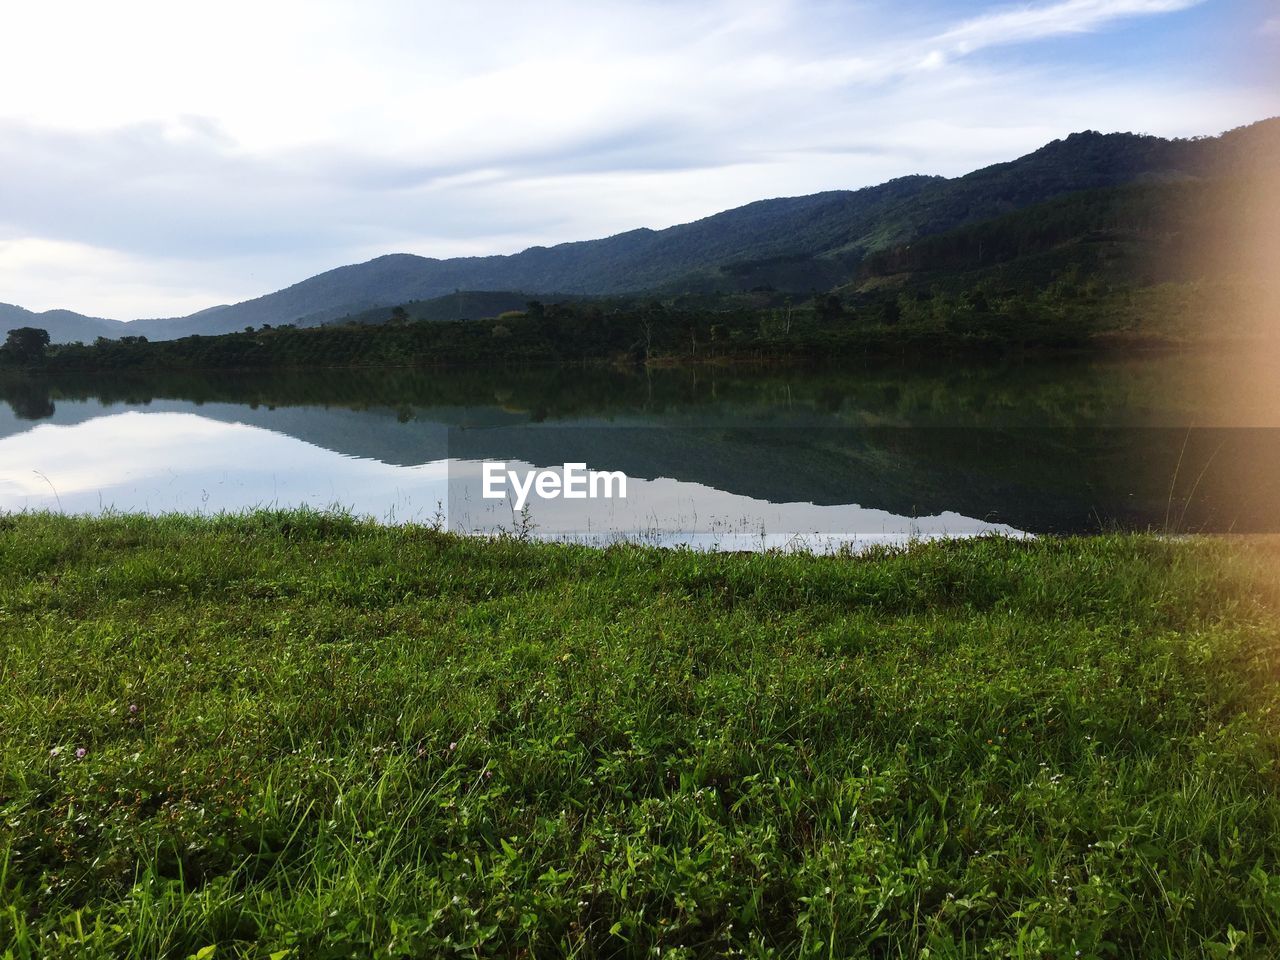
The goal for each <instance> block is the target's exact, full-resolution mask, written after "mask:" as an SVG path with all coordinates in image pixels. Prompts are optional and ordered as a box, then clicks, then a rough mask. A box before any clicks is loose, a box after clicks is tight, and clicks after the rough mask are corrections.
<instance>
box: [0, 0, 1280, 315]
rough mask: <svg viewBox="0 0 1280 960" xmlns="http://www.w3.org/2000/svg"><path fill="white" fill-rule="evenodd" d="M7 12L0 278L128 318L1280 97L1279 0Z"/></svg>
mask: <svg viewBox="0 0 1280 960" xmlns="http://www.w3.org/2000/svg"><path fill="white" fill-rule="evenodd" d="M0 25H2V26H3V29H2V30H0V37H2V38H3V39H0V302H7V303H15V304H19V305H21V306H24V307H27V308H29V309H32V310H46V309H52V308H66V309H72V310H76V311H78V312H80V313H85V314H89V315H92V316H106V317H112V318H116V319H134V318H138V317H157V316H177V315H183V314H187V313H191V312H193V311H196V310H199V309H203V308H205V307H209V306H213V305H215V304H219V303H231V302H236V301H239V300H244V299H248V298H251V297H255V296H259V295H261V294H264V293H269V292H271V291H273V290H276V289H279V288H281V287H285V286H288V285H289V284H291V283H295V282H297V281H299V280H302V279H305V278H306V277H308V276H311V275H313V274H315V273H318V272H320V271H322V270H326V269H329V268H332V267H336V266H340V265H342V264H346V263H354V262H359V261H363V260H368V259H371V258H372V257H375V256H379V255H381V254H385V253H401V252H404V253H417V254H421V255H424V256H437V257H450V256H470V255H479V254H490V253H514V252H517V251H519V250H522V249H525V248H527V247H529V246H533V245H539V244H542V245H550V244H554V243H560V242H564V241H569V240H583V239H590V238H594V237H601V236H608V235H611V234H614V233H618V232H621V231H623V230H628V229H633V228H635V227H641V226H647V227H654V228H660V227H665V226H669V225H671V224H674V223H683V222H688V221H690V220H695V219H697V218H699V217H703V216H707V215H709V214H712V213H715V212H717V211H720V210H724V209H729V208H731V207H734V206H739V205H741V204H744V203H749V202H751V201H753V200H758V199H762V198H766V197H778V196H795V195H801V194H806V193H814V192H817V191H820V190H829V189H852V188H857V187H860V186H866V185H870V184H875V183H880V182H883V181H884V180H887V179H890V178H892V177H896V176H903V175H906V174H912V173H929V174H944V175H947V176H955V175H959V174H962V173H966V172H968V171H970V170H974V169H977V168H979V167H982V166H985V165H987V164H990V163H996V162H1000V161H1003V160H1008V159H1012V158H1014V157H1016V156H1020V155H1022V154H1025V153H1028V152H1030V151H1031V150H1034V149H1036V148H1037V147H1039V146H1041V145H1043V144H1044V143H1046V142H1048V141H1050V140H1053V139H1055V138H1058V137H1063V136H1066V135H1067V134H1069V133H1071V132H1073V131H1076V130H1085V129H1094V130H1102V131H1106V132H1110V131H1133V132H1141V133H1154V134H1159V135H1162V136H1194V135H1202V134H1214V133H1218V132H1221V131H1223V130H1226V129H1230V128H1232V127H1235V126H1239V125H1241V124H1245V123H1249V122H1252V121H1255V120H1259V119H1262V118H1264V117H1267V116H1273V115H1276V114H1280V94H1278V93H1277V91H1280V82H1278V81H1280V73H1278V72H1277V71H1276V68H1275V67H1274V66H1273V64H1275V63H1276V62H1278V61H1280V11H1278V10H1277V7H1276V4H1275V2H1274V0H1028V2H1022V3H1013V4H1009V3H1000V2H995V3H993V2H986V0H642V2H640V0H591V2H586V0H540V2H539V3H536V4H533V3H528V2H527V0H472V2H470V3H457V2H456V0H455V2H451V3H443V2H437V0H362V2H354V0H272V2H270V3H266V2H263V0H222V2H220V3H218V4H216V5H212V4H193V3H174V2H173V0H163V2H158V0H157V2H152V0H117V2H114V3H111V4H104V3H102V2H101V0H95V2H81V0H60V2H58V3H44V4H18V3H15V2H9V3H5V4H4V5H3V7H0Z"/></svg>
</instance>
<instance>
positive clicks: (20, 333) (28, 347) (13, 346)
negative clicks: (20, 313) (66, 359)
mask: <svg viewBox="0 0 1280 960" xmlns="http://www.w3.org/2000/svg"><path fill="white" fill-rule="evenodd" d="M48 349H49V331H48V330H41V329H40V328H39V327H18V328H17V329H15V330H10V331H9V335H8V336H7V337H6V338H5V341H4V346H3V347H0V352H2V353H3V354H4V355H5V356H7V357H10V358H11V359H13V360H14V361H16V362H18V363H33V362H35V361H37V360H43V359H44V356H45V352H46V351H47V350H48Z"/></svg>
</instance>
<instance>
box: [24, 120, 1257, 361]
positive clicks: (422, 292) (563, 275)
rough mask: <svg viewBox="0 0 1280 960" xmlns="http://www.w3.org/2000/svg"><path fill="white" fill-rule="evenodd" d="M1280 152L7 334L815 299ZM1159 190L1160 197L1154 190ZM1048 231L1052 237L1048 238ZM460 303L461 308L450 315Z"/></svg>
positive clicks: (1140, 158) (835, 197) (1115, 137)
mask: <svg viewBox="0 0 1280 960" xmlns="http://www.w3.org/2000/svg"><path fill="white" fill-rule="evenodd" d="M1278 161H1280V120H1269V121H1264V122H1262V123H1258V124H1254V125H1252V126H1250V127H1245V128H1241V129H1239V130H1235V131H1231V132H1229V133H1227V134H1224V135H1223V136H1221V137H1214V138H1201V139H1195V140H1164V139H1161V138H1158V137H1149V136H1138V135H1134V134H1100V133H1094V132H1088V133H1079V134H1073V135H1072V136H1070V137H1067V138H1066V139H1065V140H1058V141H1054V142H1053V143H1050V144H1048V145H1047V146H1045V147H1042V148H1041V149H1039V150H1037V151H1035V152H1034V153H1031V154H1028V155H1027V156H1024V157H1022V158H1020V159H1017V160H1013V161H1010V162H1008V163H1002V164H997V165H995V166H992V167H987V168H985V169H982V170H979V171H976V172H974V173H971V174H968V175H967V176H963V177H958V178H954V179H946V178H942V177H927V176H911V177H903V178H900V179H897V180H892V181H889V182H888V183H885V184H881V185H879V186H876V187H868V188H864V189H861V190H854V191H833V192H828V193H820V194H814V195H812V196H806V197H794V198H786V199H775V200H762V201H758V202H756V203H752V204H748V205H747V206H744V207H740V208H737V209H734V210H729V211H725V212H723V213H719V214H716V215H714V216H711V217H707V218H705V219H702V220H698V221H696V222H693V223H688V224H682V225H679V226H674V227H669V228H667V229H664V230H648V229H642V230H633V231H630V232H627V233H623V234H618V235H617V236H613V237H608V238H605V239H601V240H591V241H581V242H575V243H566V244H560V245H558V246H555V247H534V248H531V249H529V250H526V251H524V252H522V253H519V254H515V255H512V256H492V257H468V258H458V259H451V260H435V259H429V258H423V257H418V256H412V255H408V254H393V255H389V256H383V257H378V258H377V259H374V260H371V261H369V262H367V263H362V264H355V265H352V266H346V267H339V268H337V269H335V270H330V271H327V272H325V273H322V274H319V275H318V276H315V277H311V278H310V279H308V280H304V281H302V282H301V283H298V284H295V285H293V286H291V287H288V288H286V289H284V290H280V291H277V292H276V293H272V294H268V295H266V296H263V297H259V298H257V299H254V300H248V301H245V302H243V303H238V304H235V305H232V306H224V307H216V308H211V309H210V310H207V311H202V312H201V313H198V314H193V315H191V316H189V317H181V318H174V319H167V320H138V321H134V322H132V323H129V324H114V323H113V322H112V321H104V320H97V319H93V318H86V317H80V316H79V315H76V314H69V313H66V312H62V311H53V312H51V313H48V314H41V315H34V314H29V313H27V312H26V311H20V312H15V311H19V308H7V307H6V308H0V332H2V331H4V330H6V329H9V328H12V327H15V326H42V327H44V328H46V329H48V330H49V331H50V333H51V335H52V337H53V339H54V341H55V342H66V341H71V340H89V339H92V338H93V337H96V336H112V335H118V336H124V335H134V336H136V335H143V336H146V337H148V338H150V339H171V338H176V337H181V336H186V335H189V334H193V333H201V334H211V333H223V332H230V331H236V330H241V329H243V328H244V327H246V326H260V325H262V324H267V323H269V324H273V325H281V324H297V325H300V326H310V325H316V324H321V323H326V322H330V321H333V320H338V319H342V318H345V317H348V316H350V315H354V314H360V313H362V312H365V317H366V318H367V317H368V316H369V315H370V314H369V313H368V311H371V310H374V309H375V308H383V307H386V308H390V307H392V306H396V305H399V304H404V303H408V302H410V301H429V300H433V299H436V298H442V297H446V296H447V295H450V294H454V293H455V291H473V292H499V291H519V292H520V295H522V296H526V295H527V296H550V295H553V294H559V295H565V296H572V295H576V296H611V295H619V294H630V293H641V292H649V293H654V294H661V295H665V296H671V295H675V294H681V293H701V294H716V293H726V294H727V293H739V292H743V291H749V290H753V289H769V290H777V291H783V292H794V293H796V294H805V295H807V294H811V293H813V292H815V291H826V290H831V289H835V288H842V287H847V286H848V285H850V284H856V283H857V282H858V281H859V280H860V279H865V278H866V276H867V275H868V272H869V271H870V272H871V273H873V274H874V273H885V272H888V271H889V270H890V268H892V267H893V266H894V264H895V263H896V262H897V263H900V265H902V266H903V268H904V269H906V268H907V266H909V263H908V261H910V260H911V259H912V257H914V258H915V259H919V257H920V256H922V255H923V254H922V253H919V252H918V253H916V254H913V255H904V254H902V253H901V252H900V251H902V250H905V249H906V248H907V246H908V245H910V244H914V243H918V242H919V241H921V240H923V239H925V238H940V237H944V236H948V235H952V236H950V239H945V240H938V241H937V243H935V244H934V246H933V247H927V249H934V250H935V252H936V251H937V250H940V249H942V247H948V245H950V246H949V249H952V250H953V252H954V251H958V250H960V249H961V248H962V247H963V243H962V241H959V240H957V239H956V237H957V236H959V237H963V236H971V237H976V238H979V241H978V242H979V244H980V246H981V248H982V250H985V249H987V248H988V247H990V248H991V249H994V248H996V247H1000V246H1001V244H1002V243H1003V244H1004V246H1005V247H1007V246H1008V238H1007V237H1006V238H1005V240H1003V241H1002V240H1000V239H998V238H997V237H996V236H995V235H994V234H992V231H995V232H996V233H1000V232H1001V231H1004V230H1013V231H1015V232H1018V231H1021V233H1019V236H1022V235H1023V234H1024V233H1025V232H1026V231H1027V230H1028V229H1029V227H1028V223H1029V221H1021V220H1018V219H1017V218H1013V219H1010V217H1009V215H1010V214H1013V213H1015V212H1017V211H1022V210H1028V209H1030V208H1035V207H1037V206H1039V205H1043V204H1045V203H1046V202H1050V201H1054V200H1055V199H1056V198H1063V197H1066V196H1068V195H1074V194H1079V193H1081V192H1082V191H1104V192H1105V191H1106V190H1108V188H1115V187H1120V186H1124V185H1133V184H1138V185H1142V184H1161V183H1165V184H1168V183H1178V182H1184V181H1194V180H1198V179H1203V178H1206V177H1214V176H1220V175H1230V174H1235V173H1240V172H1248V171H1250V170H1254V169H1257V168H1260V167H1264V166H1270V167H1271V168H1274V167H1275V165H1276V164H1277V162H1278ZM1134 196H1135V197H1138V199H1137V200H1133V201H1128V200H1127V201H1125V202H1126V203H1131V202H1139V201H1141V200H1142V197H1140V196H1139V195H1138V194H1135V195H1134ZM1151 196H1152V195H1146V200H1148V201H1149V200H1150V199H1151ZM1114 202H1115V201H1114V199H1112V200H1106V201H1103V200H1096V201H1092V203H1093V206H1092V207H1090V205H1089V203H1088V202H1086V203H1084V204H1082V205H1079V206H1078V209H1077V208H1072V207H1071V206H1070V205H1067V206H1066V207H1062V208H1060V209H1059V210H1058V212H1059V213H1061V214H1064V215H1065V216H1067V218H1068V219H1072V218H1074V219H1072V224H1074V226H1073V225H1072V224H1064V223H1058V224H1057V225H1056V226H1055V227H1054V229H1058V230H1063V229H1075V227H1080V228H1081V229H1091V228H1088V226H1087V225H1084V226H1081V223H1082V222H1083V221H1080V218H1081V217H1088V216H1089V215H1091V214H1093V213H1097V205H1098V204H1099V203H1114ZM1051 219H1052V217H1051ZM1058 219H1059V220H1061V217H1059V218H1058ZM983 223H988V224H990V226H988V227H985V228H982V229H979V230H977V232H975V233H972V234H971V235H965V234H955V231H957V230H963V229H964V228H966V227H968V226H970V225H975V224H983ZM997 225H999V226H997ZM984 231H985V233H984ZM1011 236H1012V234H1011ZM1024 239H1025V237H1024ZM1044 240H1045V238H1044V237H1041V241H1040V242H1043V241H1044ZM957 243H960V246H957ZM938 244H941V245H942V247H939V246H938ZM895 251H898V252H895ZM979 252H980V253H981V251H979ZM981 255H983V256H985V254H984V253H983V254H981ZM904 256H905V257H906V259H905V260H904V259H903V257H904ZM895 257H897V258H898V260H897V261H895V260H894V258H895ZM932 268H933V267H931V268H930V269H932ZM434 309H436V312H438V313H440V314H441V319H457V318H459V317H463V316H474V315H475V314H474V313H471V312H469V311H468V312H458V311H462V310H463V307H462V306H461V302H460V301H459V302H458V303H457V304H454V305H453V306H450V305H449V304H448V301H447V300H446V301H441V302H440V304H439V305H438V306H437V308H434ZM451 310H452V311H454V312H455V313H457V316H453V317H450V316H449V313H450V311H451Z"/></svg>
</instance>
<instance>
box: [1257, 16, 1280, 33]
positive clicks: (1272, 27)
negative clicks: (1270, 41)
mask: <svg viewBox="0 0 1280 960" xmlns="http://www.w3.org/2000/svg"><path fill="white" fill-rule="evenodd" d="M1258 33H1259V34H1260V35H1261V36H1264V37H1280V17H1273V18H1272V19H1270V20H1268V21H1267V22H1266V23H1264V24H1263V25H1262V26H1261V27H1259V28H1258Z"/></svg>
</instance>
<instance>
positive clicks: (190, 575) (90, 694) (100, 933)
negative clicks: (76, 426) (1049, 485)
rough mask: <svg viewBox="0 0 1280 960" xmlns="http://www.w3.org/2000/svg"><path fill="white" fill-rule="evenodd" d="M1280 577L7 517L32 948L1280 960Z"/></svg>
mask: <svg viewBox="0 0 1280 960" xmlns="http://www.w3.org/2000/svg"><path fill="white" fill-rule="evenodd" d="M1278 561H1280V545H1278V544H1277V543H1276V542H1275V541H1272V540H1260V541H1254V542H1244V541H1220V540H1210V539H1193V540H1189V541H1182V542H1172V541H1168V540H1161V539H1156V538H1148V537H1127V536H1124V537H1122V536H1116V537H1099V538H1091V539H1070V540H1055V539H1044V540H1039V541H1032V542H1014V541H1005V540H992V539H984V540H976V541H968V542H943V543H933V544H922V545H919V546H917V547H915V548H912V549H911V550H908V551H902V552H882V553H874V554H870V555H866V556H853V557H812V556H804V555H800V556H778V555H706V554H696V553H688V552H679V551H677V552H670V551H658V550H650V549H642V548H636V547H625V546H624V547H616V548H612V549H609V550H605V551H602V552H597V551H592V550H588V549H585V548H577V547H569V546H559V545H545V544H543V545H539V544H533V543H526V542H521V541H518V540H513V539H506V540H499V541H494V542H489V541H478V540H467V539H461V538H458V537H454V536H451V535H448V534H443V533H439V532H436V531H433V530H429V529H422V528H385V527H379V526H376V525H373V524H366V523H362V522H357V521H353V520H351V519H347V518H343V517H338V516H332V515H327V514H314V513H261V514H253V515H249V516H245V517H234V518H211V519H195V518H189V517H188V518H183V517H166V518H159V519H154V518H153V519H146V518H140V517H107V518H103V519H96V520H88V519H71V518H63V517H54V516H47V515H18V516H8V517H3V518H0V634H3V637H4V643H3V645H2V646H0V651H2V652H0V945H3V946H0V950H7V951H8V952H7V953H6V954H5V956H12V957H23V958H26V957H42V958H44V957H77V958H79V957H114V956H131V957H139V958H141V957H155V956H172V957H182V958H186V957H190V956H197V957H200V958H208V957H219V958H222V957H263V958H268V957H270V958H276V960H280V958H285V957H289V958H304V957H305V958H310V957H351V956H360V957H421V956H434V955H447V954H452V953H464V954H466V955H469V956H513V957H514V956H526V957H531V956H538V957H542V956H560V955H573V956H580V957H592V956H633V957H642V956H645V957H651V956H656V955H658V952H660V953H661V955H663V956H675V957H681V956H684V957H693V956H712V955H715V956H734V955H742V956H751V957H764V956H776V957H799V956H810V955H812V956H860V955H875V956H923V955H925V954H924V951H925V950H928V951H929V955H930V956H933V957H942V956H974V955H984V956H1010V957H1014V956H1017V957H1031V956H1037V957H1039V956H1055V957H1059V956H1060V957H1072V956H1082V957H1113V956H1134V957H1137V956H1186V957H1202V956H1210V957H1216V956H1221V957H1226V956H1229V955H1230V956H1256V957H1269V956H1274V955H1275V954H1276V952H1277V950H1280V795H1278V793H1277V786H1278V783H1277V776H1278V773H1277V766H1276V763H1277V759H1278V758H1280V751H1278V749H1277V748H1278V747H1280V742H1278V741H1277V733H1280V730H1278V729H1277V723H1278V721H1277V717H1280V712H1277V711H1276V707H1277V704H1278V700H1280V687H1277V684H1276V678H1277V677H1278V676H1280V646H1278V645H1277V644H1278V643H1280V588H1278V587H1277V582H1276V579H1275V577H1274V572H1275V565H1276V563H1277V562H1278Z"/></svg>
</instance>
